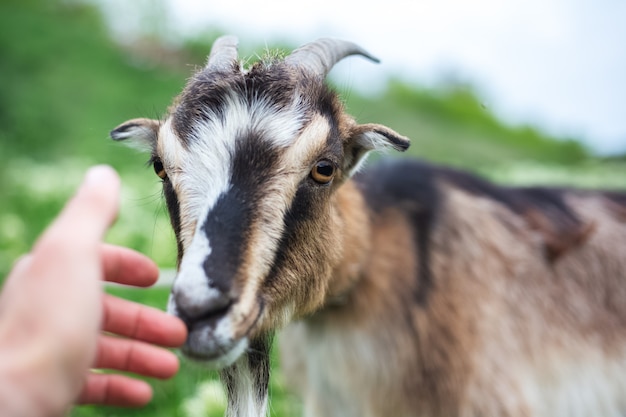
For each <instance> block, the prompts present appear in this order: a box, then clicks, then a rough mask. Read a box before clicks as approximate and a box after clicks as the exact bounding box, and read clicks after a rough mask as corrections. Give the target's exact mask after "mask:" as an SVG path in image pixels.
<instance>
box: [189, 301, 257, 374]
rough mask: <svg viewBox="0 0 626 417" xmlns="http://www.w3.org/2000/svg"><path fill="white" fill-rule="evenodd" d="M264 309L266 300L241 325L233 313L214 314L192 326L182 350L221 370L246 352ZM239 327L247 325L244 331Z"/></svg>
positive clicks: (195, 358)
mask: <svg viewBox="0 0 626 417" xmlns="http://www.w3.org/2000/svg"><path fill="white" fill-rule="evenodd" d="M263 310H264V304H263V303H259V306H258V309H257V312H256V314H249V315H247V317H245V318H244V319H243V320H241V322H240V323H239V326H237V325H234V324H233V320H232V318H231V317H232V316H231V315H226V316H224V317H223V318H222V319H220V320H215V319H213V318H210V319H206V320H201V321H197V322H195V323H194V324H193V326H191V327H190V328H189V335H188V336H187V341H186V342H185V344H184V345H183V346H182V348H181V351H182V353H183V354H184V355H185V356H186V357H187V358H189V359H192V360H195V361H199V362H203V363H204V364H205V365H206V366H208V367H210V368H213V369H217V370H219V369H222V368H225V367H227V366H230V365H232V364H233V363H234V362H235V361H236V360H237V359H238V358H239V357H240V356H241V355H242V354H243V353H245V352H246V350H247V348H248V345H249V340H250V336H251V334H252V333H253V332H254V329H255V328H256V325H257V323H258V322H259V320H260V318H261V315H262V314H263ZM237 327H238V328H239V329H241V328H242V327H243V331H241V330H239V331H238V329H237Z"/></svg>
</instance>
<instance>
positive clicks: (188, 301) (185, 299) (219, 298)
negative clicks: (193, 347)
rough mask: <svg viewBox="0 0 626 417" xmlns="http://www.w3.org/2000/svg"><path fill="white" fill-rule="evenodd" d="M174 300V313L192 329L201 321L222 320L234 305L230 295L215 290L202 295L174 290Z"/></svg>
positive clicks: (209, 290)
mask: <svg viewBox="0 0 626 417" xmlns="http://www.w3.org/2000/svg"><path fill="white" fill-rule="evenodd" d="M172 300H173V304H174V306H173V307H174V310H175V311H173V313H174V314H175V315H177V316H178V317H180V318H181V319H182V320H183V321H184V322H185V323H186V324H187V327H191V326H193V324H194V323H195V322H199V321H206V320H209V319H220V318H221V317H223V316H225V315H226V314H227V313H228V310H229V309H230V306H231V305H232V304H233V300H232V299H231V298H230V297H229V296H228V294H225V293H223V292H221V291H219V290H216V289H213V288H209V289H208V290H205V291H201V292H200V293H198V292H195V291H194V292H189V291H182V290H177V289H176V288H174V290H173V291H172Z"/></svg>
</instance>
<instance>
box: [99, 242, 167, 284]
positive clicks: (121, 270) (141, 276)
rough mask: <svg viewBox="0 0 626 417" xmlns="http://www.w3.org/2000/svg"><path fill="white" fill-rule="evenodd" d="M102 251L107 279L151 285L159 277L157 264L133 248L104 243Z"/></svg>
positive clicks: (119, 282) (105, 277)
mask: <svg viewBox="0 0 626 417" xmlns="http://www.w3.org/2000/svg"><path fill="white" fill-rule="evenodd" d="M100 253H101V256H102V264H103V268H104V279H105V280H106V281H110V282H117V283H118V284H125V285H134V286H137V287H149V286H150V285H152V284H154V283H155V282H156V281H157V279H158V278H159V268H158V267H157V265H156V264H155V263H154V262H153V261H152V260H151V259H150V258H148V257H147V256H145V255H142V254H140V253H139V252H136V251H134V250H132V249H127V248H123V247H120V246H114V245H108V244H104V245H102V248H101V249H100Z"/></svg>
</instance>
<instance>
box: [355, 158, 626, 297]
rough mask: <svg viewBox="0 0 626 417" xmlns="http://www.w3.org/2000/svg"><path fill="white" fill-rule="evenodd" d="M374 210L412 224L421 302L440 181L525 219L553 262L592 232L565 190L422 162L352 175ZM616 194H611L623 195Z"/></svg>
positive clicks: (426, 287) (439, 202)
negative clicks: (503, 182) (508, 183)
mask: <svg viewBox="0 0 626 417" xmlns="http://www.w3.org/2000/svg"><path fill="white" fill-rule="evenodd" d="M355 180H356V182H357V184H358V185H359V187H360V189H361V190H362V192H363V195H364V196H365V199H366V202H367V203H368V205H369V206H370V207H371V209H372V211H373V212H374V213H381V212H382V211H383V210H385V209H386V208H392V207H393V208H396V209H400V210H402V211H404V212H405V213H406V215H407V218H409V219H410V221H411V222H412V224H413V233H414V236H415V242H416V247H417V251H418V253H419V259H420V266H419V271H418V272H417V274H418V278H419V279H418V281H419V286H418V289H417V292H416V299H417V300H418V301H419V302H424V301H425V300H426V299H427V294H428V291H429V289H430V288H431V286H432V278H431V271H430V266H429V254H430V248H429V245H430V243H429V242H430V234H431V232H432V230H433V227H434V224H435V223H436V221H437V218H438V216H437V213H438V212H439V211H440V209H441V205H442V204H443V203H442V201H443V199H442V196H441V190H440V189H439V185H438V184H439V183H440V182H441V181H444V182H446V183H448V184H450V185H452V186H454V187H456V188H458V189H461V190H463V191H465V192H467V193H470V194H472V195H476V196H480V197H484V198H489V199H491V200H494V201H496V202H498V203H500V204H502V205H503V206H505V207H506V208H508V209H509V210H511V211H512V212H513V213H515V214H517V215H519V216H520V217H522V218H524V219H525V220H526V222H527V223H528V225H529V227H531V228H532V229H534V230H536V231H538V232H539V233H540V234H541V236H542V237H543V240H544V244H545V249H546V259H547V260H548V261H550V262H553V261H555V260H556V259H558V257H559V256H561V255H562V254H563V253H565V252H567V251H568V250H569V249H571V248H573V247H575V246H577V245H579V244H581V243H582V242H583V241H584V240H585V239H586V238H587V237H588V235H589V234H590V233H591V232H592V231H593V227H592V225H589V224H584V223H583V222H582V221H581V220H580V219H579V218H578V216H577V215H576V214H575V213H574V211H573V210H572V209H571V208H570V207H569V206H568V205H567V203H566V202H565V199H564V196H565V194H566V192H567V191H568V190H566V189H559V188H548V187H520V188H514V187H502V186H498V185H496V184H493V183H491V182H489V181H486V180H484V179H482V178H480V177H478V176H476V175H473V174H471V173H469V172H465V171H460V170H456V169H452V168H448V167H442V166H436V165H432V164H429V163H426V162H423V161H416V160H409V159H405V160H401V161H394V162H391V163H390V162H387V163H381V164H379V165H378V166H374V167H372V168H371V169H369V170H366V171H364V172H363V173H360V174H357V176H356V177H355ZM619 196H620V195H619V194H617V197H613V199H616V200H619V199H620V198H622V197H619Z"/></svg>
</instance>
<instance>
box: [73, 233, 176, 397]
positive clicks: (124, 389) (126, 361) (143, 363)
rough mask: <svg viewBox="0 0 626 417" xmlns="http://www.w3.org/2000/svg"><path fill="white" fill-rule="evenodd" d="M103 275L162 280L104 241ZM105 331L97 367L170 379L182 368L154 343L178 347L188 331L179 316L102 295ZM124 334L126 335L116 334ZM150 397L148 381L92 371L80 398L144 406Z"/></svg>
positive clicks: (137, 282) (142, 282) (143, 283)
mask: <svg viewBox="0 0 626 417" xmlns="http://www.w3.org/2000/svg"><path fill="white" fill-rule="evenodd" d="M101 254H102V261H103V270H104V279H105V280H106V281H110V282H117V283H120V284H126V285H133V286H138V287H149V286H150V285H152V284H154V283H155V282H156V280H157V278H158V272H159V271H158V269H157V267H156V265H155V264H154V263H153V262H152V261H151V260H150V259H148V258H147V257H145V256H143V255H141V254H139V253H137V252H134V251H132V250H130V249H126V248H121V247H117V246H110V245H103V246H102V249H101ZM103 307H104V310H103V317H102V331H103V332H105V333H104V334H101V335H100V337H99V340H98V348H97V351H96V358H95V361H94V363H93V365H92V366H93V368H101V369H115V370H119V371H125V372H132V373H135V374H139V375H143V376H148V377H154V378H161V379H164V378H170V377H172V376H174V375H175V374H176V372H177V371H178V359H177V357H176V355H174V354H173V353H171V352H170V351H168V350H166V349H162V348H160V347H157V346H154V345H159V346H165V347H178V346H180V345H181V344H183V343H184V342H185V338H186V336H187V331H186V329H185V326H184V324H183V323H182V322H181V321H180V320H179V319H178V318H176V317H173V316H170V315H167V314H165V313H164V312H162V311H160V310H157V309H153V308H150V307H146V306H144V305H141V304H137V303H134V302H131V301H126V300H123V299H120V298H117V297H114V296H111V295H104V299H103ZM112 335H116V336H122V337H115V336H112ZM151 397H152V389H151V387H150V385H148V384H147V383H145V382H144V381H141V380H138V379H134V378H130V377H127V376H123V375H116V374H103V373H97V372H90V373H89V374H88V375H87V379H86V381H85V384H84V386H83V389H82V392H81V394H80V396H79V397H78V400H77V402H78V403H79V404H106V405H116V406H131V407H134V406H142V405H145V404H146V403H147V402H148V401H149V400H150V399H151Z"/></svg>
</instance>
